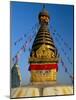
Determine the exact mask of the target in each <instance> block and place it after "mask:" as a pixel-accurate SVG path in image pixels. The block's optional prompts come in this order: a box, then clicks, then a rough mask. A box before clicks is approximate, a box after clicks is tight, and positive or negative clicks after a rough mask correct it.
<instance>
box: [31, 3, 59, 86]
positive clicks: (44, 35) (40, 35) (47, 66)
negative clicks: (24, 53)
mask: <svg viewBox="0 0 76 100" xmlns="http://www.w3.org/2000/svg"><path fill="white" fill-rule="evenodd" d="M38 19H39V24H40V27H39V30H38V32H37V35H36V37H35V40H34V42H33V45H32V50H31V53H30V58H29V62H30V67H29V70H30V73H31V83H32V84H54V83H56V79H57V72H58V60H59V56H58V52H57V48H56V47H55V44H54V41H53V38H52V35H51V33H50V30H49V21H50V16H49V14H48V11H47V10H46V9H45V5H43V9H42V11H41V12H40V13H39V15H38Z"/></svg>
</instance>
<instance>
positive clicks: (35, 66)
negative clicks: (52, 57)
mask: <svg viewBox="0 0 76 100" xmlns="http://www.w3.org/2000/svg"><path fill="white" fill-rule="evenodd" d="M50 69H56V70H57V71H58V65H57V64H31V65H30V68H29V70H50Z"/></svg>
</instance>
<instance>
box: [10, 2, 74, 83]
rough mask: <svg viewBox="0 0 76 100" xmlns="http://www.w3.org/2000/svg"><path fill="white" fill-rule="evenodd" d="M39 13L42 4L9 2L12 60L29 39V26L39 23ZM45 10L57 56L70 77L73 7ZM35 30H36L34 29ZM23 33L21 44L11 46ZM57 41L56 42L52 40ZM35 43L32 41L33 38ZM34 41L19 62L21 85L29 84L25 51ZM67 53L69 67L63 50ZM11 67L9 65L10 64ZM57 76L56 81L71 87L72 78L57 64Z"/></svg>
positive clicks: (56, 6) (51, 5) (53, 5)
mask: <svg viewBox="0 0 76 100" xmlns="http://www.w3.org/2000/svg"><path fill="white" fill-rule="evenodd" d="M41 10H42V4H38V3H26V2H11V42H12V43H11V44H12V46H11V50H12V54H11V57H14V56H15V55H16V53H17V52H18V51H19V49H20V48H21V46H22V45H23V44H24V42H25V41H28V40H29V36H30V35H33V34H34V33H33V30H32V27H35V24H36V23H38V14H39V12H40V11H41ZM46 10H47V11H48V12H49V16H50V23H49V24H51V26H53V28H51V27H50V25H49V29H50V33H51V35H52V38H53V40H54V43H55V45H56V47H57V49H58V52H59V54H60V55H61V57H62V58H63V60H64V62H65V64H66V67H67V69H68V71H69V72H70V74H71V75H72V74H73V6H72V5H57V4H46ZM53 29H56V32H55V35H53ZM34 30H36V29H34ZM24 34H26V37H25V38H23V40H22V41H20V42H19V43H17V45H16V46H15V45H14V42H15V41H16V40H18V39H19V38H20V37H23V36H24ZM57 34H60V35H61V37H62V38H63V39H64V42H66V43H67V44H68V45H69V47H70V48H71V51H70V50H69V49H68V47H65V45H64V42H63V41H61V38H59V37H58V35H57ZM55 37H57V38H58V41H59V42H60V45H59V44H58V41H57V40H56V39H55ZM33 40H34V38H33ZM33 40H32V42H31V43H29V45H28V46H27V48H26V51H25V52H23V53H22V55H21V56H20V59H19V62H18V64H19V68H20V72H21V76H22V82H21V83H22V84H28V83H30V72H29V71H28V67H29V64H28V58H29V55H30V52H29V51H28V48H29V47H31V46H32V43H33ZM61 48H63V49H64V51H65V52H66V55H67V56H68V58H69V59H70V60H71V62H72V64H70V63H69V62H68V60H67V58H66V56H65V55H64V52H63V51H62V49H61ZM11 67H12V65H11ZM58 67H59V69H58V74H57V82H58V83H62V84H71V79H70V78H69V75H68V74H67V73H65V71H64V68H63V67H62V64H61V63H60V62H59V64H58Z"/></svg>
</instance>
